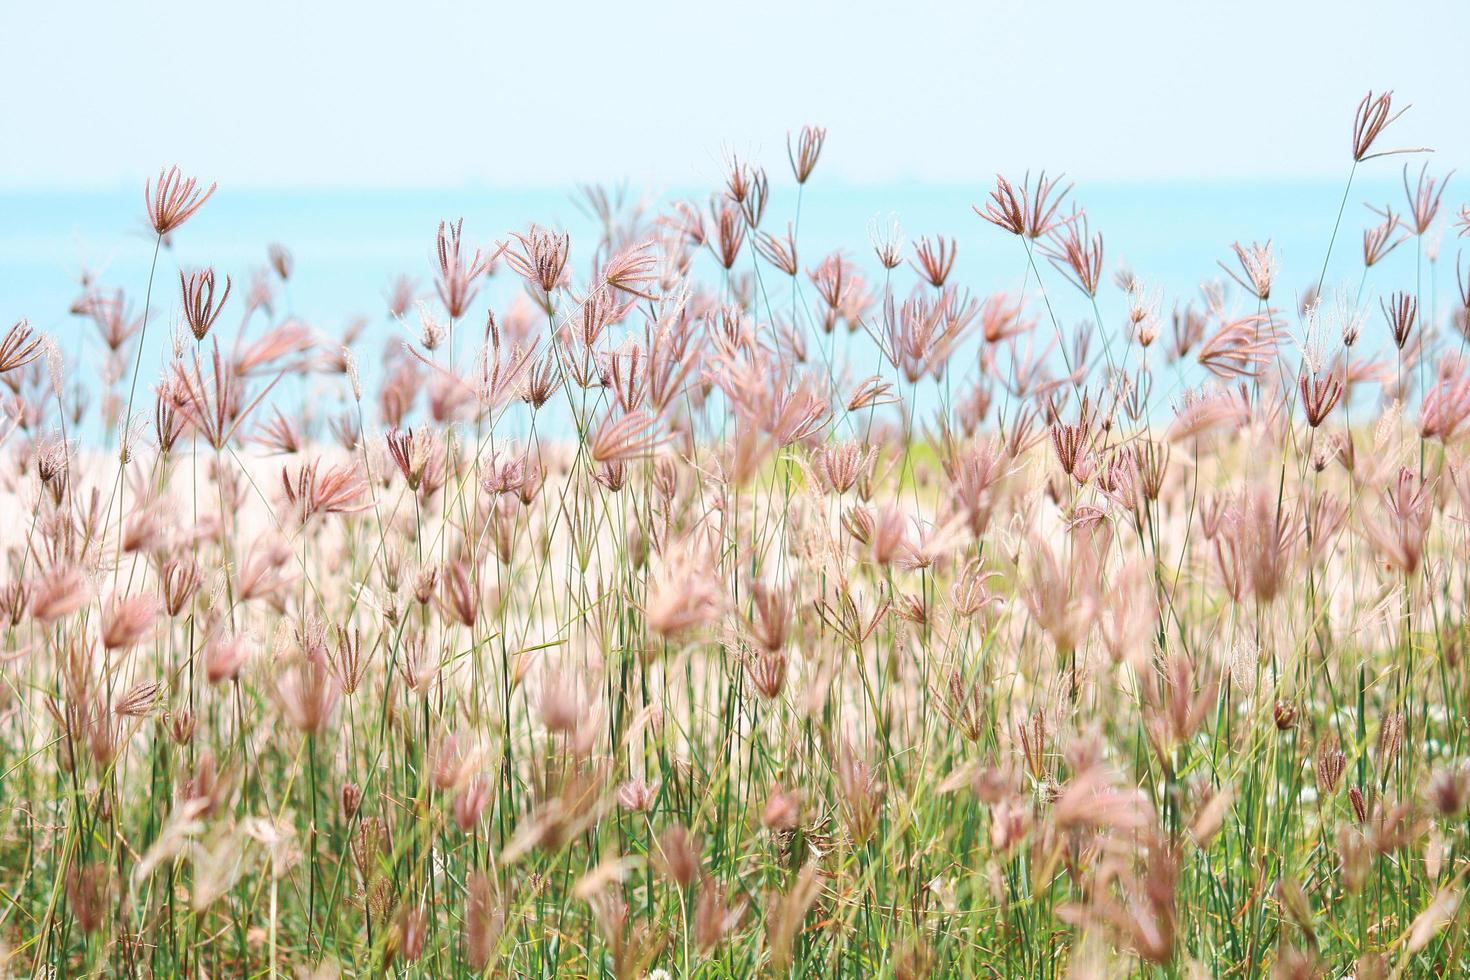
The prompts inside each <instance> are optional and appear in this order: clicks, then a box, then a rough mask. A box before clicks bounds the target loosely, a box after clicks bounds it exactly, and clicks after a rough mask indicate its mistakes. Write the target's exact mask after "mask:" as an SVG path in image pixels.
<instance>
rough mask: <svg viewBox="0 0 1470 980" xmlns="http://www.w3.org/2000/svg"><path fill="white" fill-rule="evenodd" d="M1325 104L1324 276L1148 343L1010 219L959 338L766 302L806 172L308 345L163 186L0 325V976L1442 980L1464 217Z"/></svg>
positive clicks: (1248, 253)
mask: <svg viewBox="0 0 1470 980" xmlns="http://www.w3.org/2000/svg"><path fill="white" fill-rule="evenodd" d="M1352 108H1353V107H1352V106H1346V107H1343V113H1342V116H1343V118H1342V128H1341V132H1342V155H1341V160H1342V171H1343V181H1344V187H1343V192H1342V200H1341V206H1340V208H1338V210H1337V211H1336V212H1335V213H1331V212H1330V213H1325V214H1323V215H1321V223H1322V230H1323V234H1322V238H1323V240H1324V241H1327V242H1329V244H1328V246H1327V250H1326V253H1327V254H1322V255H1318V256H1311V257H1307V256H1297V257H1294V261H1293V262H1292V263H1288V264H1283V263H1281V262H1279V261H1278V257H1277V254H1276V252H1275V250H1273V247H1272V245H1271V243H1270V241H1269V240H1267V238H1266V236H1268V235H1270V234H1271V229H1269V228H1263V229H1261V240H1260V241H1259V242H1252V243H1234V244H1233V245H1232V243H1230V242H1222V243H1219V246H1220V247H1219V256H1220V263H1219V265H1218V266H1217V267H1215V268H1206V269H1200V270H1198V271H1199V276H1200V279H1201V282H1200V285H1199V288H1198V290H1197V291H1194V292H1191V293H1189V294H1186V295H1177V296H1175V295H1169V296H1165V295H1163V294H1162V293H1161V292H1160V291H1158V290H1157V289H1155V288H1153V287H1151V286H1150V285H1149V281H1150V280H1149V277H1148V270H1147V269H1140V270H1130V269H1128V268H1126V267H1124V266H1123V265H1121V264H1120V263H1117V262H1116V261H1114V260H1113V259H1112V258H1111V257H1110V256H1108V255H1107V254H1106V253H1105V252H1104V239H1103V237H1102V234H1101V233H1099V232H1098V231H1097V230H1096V229H1094V228H1091V227H1089V223H1088V216H1087V214H1086V212H1085V210H1084V207H1085V204H1086V194H1085V185H1082V186H1079V187H1075V188H1074V187H1073V186H1072V184H1071V183H1070V182H1069V181H1068V180H1066V179H1064V178H1061V177H1057V176H1054V175H1047V174H1037V173H1032V174H1027V175H1007V176H1006V177H1000V178H997V179H996V181H995V182H994V184H993V185H990V186H986V187H978V186H977V189H976V192H975V202H974V203H975V208H974V211H973V212H965V213H958V214H955V215H954V221H955V222H956V224H957V225H958V224H959V223H966V222H968V223H977V225H978V226H979V227H983V228H984V229H985V230H986V232H987V233H988V234H990V235H994V236H998V238H1000V239H1004V240H1007V241H1010V242H1013V243H1014V250H1015V257H1016V268H1024V269H1025V274H1024V277H1021V278H1020V279H1019V280H1012V281H1011V282H1009V283H1008V285H1007V287H1006V288H1004V289H1003V290H1001V291H994V290H993V289H992V288H991V287H993V286H994V283H990V284H985V283H982V282H980V281H978V278H979V276H980V273H981V271H982V270H966V269H965V268H964V266H963V264H960V265H959V266H958V267H957V264H956V255H957V247H956V244H955V241H954V239H952V238H948V237H945V236H942V235H940V236H934V235H932V234H931V235H929V236H928V237H920V238H917V239H912V240H911V239H910V238H907V237H905V235H904V232H903V231H902V230H901V229H900V228H899V227H898V226H897V225H896V224H895V223H892V222H887V221H884V222H877V223H875V224H874V226H873V228H872V234H871V239H870V240H869V241H853V242H850V243H848V245H847V248H846V249H845V250H843V251H838V252H832V253H830V254H817V255H813V254H808V252H807V249H806V248H805V247H804V245H803V242H802V239H801V213H800V201H801V195H802V189H803V188H805V187H806V186H807V185H808V182H810V181H820V180H821V179H822V167H821V163H822V154H823V150H824V146H825V143H826V139H827V134H826V132H825V131H824V130H822V129H820V128H817V127H806V128H803V129H801V130H798V131H793V132H792V133H791V134H790V135H789V137H788V140H787V153H786V154H782V155H780V156H778V157H777V158H776V159H773V160H765V161H761V160H754V161H752V160H746V159H743V158H734V157H732V158H730V159H729V160H728V166H727V168H726V171H727V174H728V176H727V179H726V180H725V182H724V185H723V186H721V187H717V188H714V189H712V190H711V191H710V193H708V194H707V196H705V197H703V198H700V199H692V200H667V201H665V200H659V201H657V202H655V203H652V204H646V203H641V202H635V201H634V200H632V199H631V198H629V197H628V196H626V195H624V194H620V193H617V192H615V191H611V190H599V189H595V188H593V189H584V190H583V191H582V192H581V194H580V200H581V202H582V205H583V206H584V207H585V208H586V209H587V211H588V213H589V214H590V215H592V216H593V218H594V219H595V221H596V223H597V225H598V226H599V227H600V228H601V234H600V237H598V238H597V239H596V240H588V241H581V240H579V241H573V240H571V238H570V237H569V236H568V235H566V234H565V233H563V232H561V231H559V230H556V229H552V228H547V227H543V226H540V225H535V224H527V225H525V226H522V228H520V229H517V230H508V229H482V228H472V227H470V226H468V225H467V224H465V223H464V222H462V221H459V220H446V221H445V222H444V223H442V224H441V225H440V226H439V228H438V231H437V237H436V238H435V237H433V233H434V229H433V228H432V227H430V228H426V229H425V243H426V245H428V244H430V243H431V242H432V253H431V254H432V259H431V263H430V265H429V266H428V267H426V268H424V269H405V270H404V273H405V275H404V277H403V278H402V279H400V280H399V281H398V282H396V283H393V284H391V286H389V285H388V284H385V286H388V288H387V289H386V292H385V296H384V300H383V301H378V302H379V309H380V310H382V312H381V313H379V314H378V317H377V321H378V322H375V323H373V324H370V325H367V326H364V325H361V324H358V325H354V326H353V327H352V328H349V329H348V330H347V331H346V332H345V334H344V333H342V332H337V333H332V332H328V331H324V330H322V329H319V328H317V327H314V326H312V325H309V324H308V323H306V322H303V321H302V320H301V319H299V318H297V317H295V316H292V315H290V314H289V313H288V312H286V310H287V306H286V304H284V303H283V302H281V296H282V294H283V293H284V292H285V291H286V290H287V289H288V288H289V284H290V282H291V281H292V279H293V276H294V275H295V273H296V269H295V267H294V262H293V258H292V255H291V252H290V251H289V248H288V247H286V246H284V245H274V246H271V247H270V249H269V252H268V253H267V255H266V259H267V260H268V261H267V265H266V266H264V267H263V269H262V271H261V272H260V273H259V274H257V275H256V276H254V277H253V278H248V279H247V278H245V277H241V280H236V279H234V278H232V277H231V276H230V275H228V274H226V273H225V272H223V271H219V272H217V271H215V270H214V269H210V268H193V267H180V266H179V264H178V263H177V262H176V261H175V260H174V258H173V253H172V251H171V249H170V246H171V244H173V243H174V242H175V241H176V240H179V239H182V238H185V237H187V236H188V235H189V234H190V224H189V222H190V220H191V219H192V218H193V217H194V216H195V215H196V213H199V212H200V211H201V209H204V210H207V209H208V208H209V207H210V201H211V198H212V196H213V195H214V194H216V193H218V194H221V195H224V194H227V193H228V188H218V189H217V188H216V187H215V186H214V185H213V184H210V183H208V182H207V181H206V180H204V179H196V178H195V177H192V176H188V175H186V174H184V173H183V172H181V171H180V170H178V169H177V168H169V169H165V170H163V171H161V172H160V173H159V174H158V176H157V177H156V178H155V179H153V180H151V181H149V183H148V185H147V187H146V188H145V189H144V194H143V198H142V202H141V206H140V208H139V215H140V219H145V220H146V224H147V227H148V229H149V233H148V240H147V242H146V244H144V243H142V242H139V244H138V247H139V248H140V249H147V250H148V251H150V252H151V254H152V271H151V273H150V275H149V277H148V279H147V280H146V281H138V282H114V281H107V280H106V278H105V277H98V276H91V275H89V276H84V277H83V281H82V285H81V289H80V291H79V294H78V296H77V298H76V300H75V303H74V304H73V306H72V308H71V310H70V311H60V310H35V311H5V314H6V315H7V318H8V319H13V317H16V316H20V315H22V314H24V315H26V316H29V317H30V319H29V320H27V319H21V320H19V321H18V322H15V323H14V326H12V327H10V328H9V330H8V333H6V334H5V335H4V339H3V342H0V382H3V386H4V387H3V390H0V395H3V416H4V417H3V431H0V435H3V437H4V441H3V445H0V471H3V482H0V494H3V499H4V511H3V513H4V515H5V516H4V518H3V527H0V548H3V554H4V567H3V571H0V622H3V626H4V636H3V646H0V961H3V962H4V964H5V969H6V970H8V971H9V973H10V974H14V975H19V976H30V975H36V976H57V977H71V976H82V975H99V974H100V975H115V976H128V977H152V976H190V977H235V976H252V977H255V976H276V975H287V976H301V977H333V976H344V977H347V976H377V975H383V974H385V973H386V974H391V975H402V976H433V977H437V978H448V977H468V976H517V977H522V976H525V977H532V976H534V977H551V976H585V977H616V978H620V980H623V978H636V977H644V976H650V975H659V976H663V975H667V976H697V977H707V978H716V977H735V976H750V975H765V976H801V977H807V976H871V977H903V978H915V977H925V976H934V977H951V976H955V977H970V976H977V977H999V976H1006V977H1061V976H1067V977H1089V978H1090V977H1112V976H1132V975H1147V976H1159V977H1203V976H1235V977H1253V976H1265V975H1275V976H1281V977H1317V976H1334V977H1335V976H1343V975H1349V974H1350V975H1353V976H1356V977H1359V978H1368V977H1389V976H1424V975H1434V976H1459V975H1463V974H1464V973H1465V972H1466V971H1467V969H1470V952H1467V948H1466V943H1467V938H1470V937H1467V930H1466V924H1467V919H1470V912H1467V910H1466V909H1465V908H1464V906H1463V905H1462V899H1463V896H1464V892H1465V889H1466V885H1467V881H1466V879H1467V876H1470V833H1467V827H1470V825H1467V803H1470V762H1467V753H1470V745H1467V711H1470V649H1467V644H1470V623H1467V619H1466V612H1465V609H1466V601H1467V596H1470V561H1467V559H1466V556H1467V554H1470V550H1467V549H1470V523H1467V522H1470V460H1467V452H1466V449H1467V444H1470V424H1467V420H1470V352H1467V351H1466V343H1467V336H1470V324H1467V309H1470V273H1467V272H1466V271H1465V265H1464V263H1463V262H1462V261H1461V259H1460V254H1459V252H1460V249H1459V244H1458V243H1459V241H1460V240H1463V238H1464V237H1465V236H1466V235H1467V234H1470V209H1467V208H1464V207H1458V205H1457V204H1454V203H1450V202H1448V201H1444V200H1442V198H1443V195H1444V194H1445V190H1446V185H1447V181H1448V179H1449V174H1448V166H1441V165H1440V161H1436V160H1435V158H1434V157H1432V156H1429V155H1427V151H1426V150H1424V149H1422V148H1420V147H1417V146H1404V145H1402V144H1401V143H1400V142H1398V141H1397V140H1396V139H1395V135H1396V129H1401V128H1402V125H1401V124H1399V125H1396V123H1397V120H1398V119H1399V116H1400V115H1401V113H1402V112H1403V106H1402V103H1398V104H1396V103H1395V101H1394V99H1393V97H1392V96H1391V95H1389V94H1372V93H1370V94H1369V95H1368V96H1367V97H1366V98H1364V99H1363V101H1362V102H1361V104H1359V105H1358V106H1357V107H1356V112H1355V113H1354V112H1352V111H1351V110H1352ZM1426 161H1427V162H1426ZM767 167H769V170H767V169H766V168H767ZM1400 171H1401V172H1402V179H1403V197H1402V198H1400V199H1396V200H1393V201H1391V202H1387V203H1385V202H1382V201H1370V202H1361V201H1359V200H1357V199H1356V198H1355V189H1354V181H1355V180H1356V179H1361V177H1362V176H1363V175H1364V174H1366V173H1370V172H1371V173H1386V174H1388V175H1389V176H1397V175H1398V174H1399V173H1400ZM773 186H780V187H782V188H785V189H788V190H789V191H790V193H789V194H785V195H784V197H783V200H788V201H794V202H795V207H794V208H793V209H790V213H777V209H776V208H774V207H768V202H769V201H770V200H771V189H772V187H773ZM1362 203H1368V204H1371V205H1373V210H1372V211H1365V210H1364V209H1363V208H1362V207H1361V204H1362ZM1457 207H1458V213H1456V210H1457ZM1365 215H1366V219H1365V218H1364V216H1365ZM534 217H535V216H534V215H528V216H527V218H528V219H533V218H534ZM287 244H289V243H287ZM1359 249H1361V262H1360V264H1359V268H1360V271H1361V276H1360V278H1356V279H1355V281H1352V282H1348V283H1336V282H1328V281H1326V276H1327V268H1328V262H1329V259H1330V258H1331V256H1332V255H1333V254H1336V255H1337V256H1338V257H1339V259H1340V258H1341V256H1342V255H1343V254H1349V255H1353V256H1356V255H1357V253H1358V252H1359ZM1399 249H1403V250H1405V252H1403V253H1400V257H1402V256H1403V255H1404V254H1406V253H1407V251H1413V252H1415V253H1416V255H1415V260H1414V263H1413V266H1412V268H1413V269H1414V270H1415V274H1414V275H1413V276H1411V277H1408V278H1405V279H1404V280H1403V281H1394V279H1393V277H1391V276H1386V275H1384V274H1383V269H1382V267H1381V266H1380V261H1381V260H1382V259H1383V258H1384V257H1385V256H1386V255H1388V254H1389V253H1390V252H1394V251H1396V250H1399ZM1452 253H1453V254H1452ZM1399 267H1403V266H1399ZM1450 267H1453V272H1451V271H1450ZM971 271H973V273H974V274H975V276H976V278H977V281H974V282H966V281H964V278H965V276H964V275H962V274H961V273H966V274H969V273H970V272H971ZM369 299H370V300H372V299H375V298H369ZM385 307H386V308H385ZM1064 310H1065V311H1066V312H1063V311H1064ZM1077 311H1083V312H1084V313H1085V318H1083V319H1081V320H1080V321H1079V320H1078V318H1077V316H1076V313H1077ZM43 323H44V324H47V325H48V326H47V328H43V327H42V326H40V324H43ZM51 324H55V326H54V328H53V327H51V326H50V325H51ZM62 331H66V332H70V335H72V336H74V335H75V334H76V333H77V332H84V333H85V334H87V336H88V337H90V338H91V340H90V343H91V344H92V347H93V348H94V349H97V350H100V351H102V352H103V353H102V356H101V357H100V358H99V359H98V360H97V361H96V362H95V363H94V362H92V361H85V362H82V363H67V361H68V360H74V359H68V358H67V357H65V356H64V355H63V345H62V344H60V343H58V335H59V333H60V332H62ZM66 346H67V347H68V348H69V347H70V345H69V344H68V345H66Z"/></svg>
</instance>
